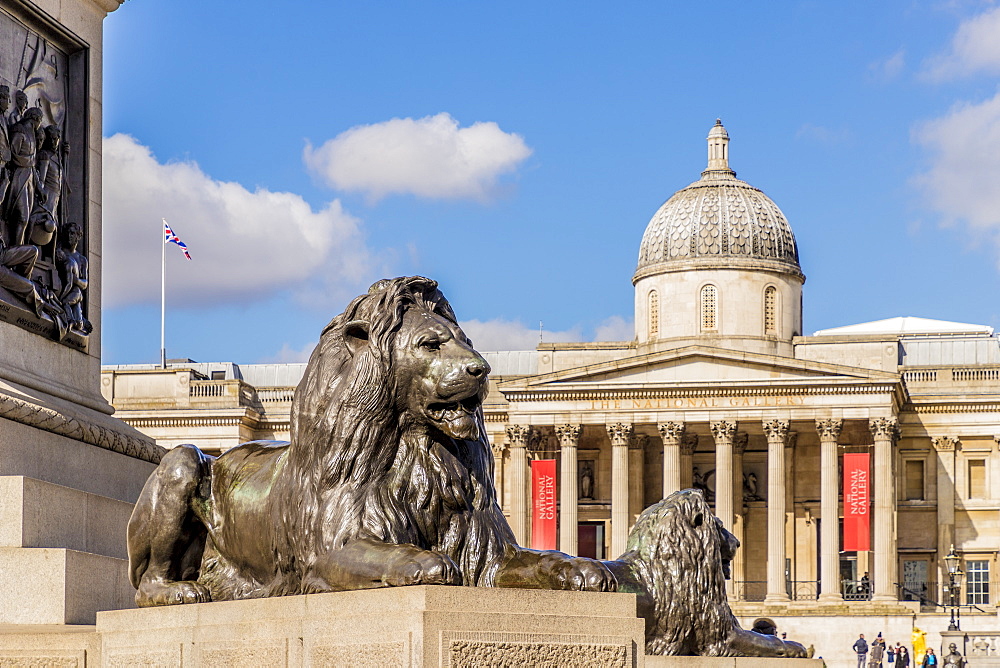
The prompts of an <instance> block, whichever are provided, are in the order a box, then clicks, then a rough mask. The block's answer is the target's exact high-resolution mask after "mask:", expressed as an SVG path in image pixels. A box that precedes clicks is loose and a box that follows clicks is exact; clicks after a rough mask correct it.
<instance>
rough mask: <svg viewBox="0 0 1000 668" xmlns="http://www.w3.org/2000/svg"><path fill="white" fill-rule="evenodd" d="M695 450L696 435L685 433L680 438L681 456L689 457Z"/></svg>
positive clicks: (696, 444) (696, 447) (696, 445)
mask: <svg viewBox="0 0 1000 668" xmlns="http://www.w3.org/2000/svg"><path fill="white" fill-rule="evenodd" d="M697 449H698V434H689V433H687V432H685V433H684V435H683V436H681V454H682V455H685V456H687V457H690V456H691V455H693V454H694V451H695V450H697Z"/></svg>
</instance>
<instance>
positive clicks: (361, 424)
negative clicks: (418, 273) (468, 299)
mask: <svg viewBox="0 0 1000 668" xmlns="http://www.w3.org/2000/svg"><path fill="white" fill-rule="evenodd" d="M413 308H416V309H424V310H426V311H428V312H432V313H436V314H438V315H440V316H442V317H444V318H446V319H447V320H449V321H451V322H453V323H454V322H456V318H455V314H454V312H453V311H452V308H451V306H450V305H449V303H448V301H447V300H446V299H445V298H444V296H443V295H442V294H441V292H440V291H439V290H438V289H437V283H436V282H435V281H433V280H430V279H427V278H422V277H410V278H397V279H392V280H383V281H379V282H378V283H376V284H374V285H373V286H372V287H371V288H370V289H369V291H368V293H367V294H365V295H362V296H360V297H358V298H356V299H354V300H353V301H352V302H351V303H350V304H349V305H348V307H347V308H346V309H345V311H344V312H343V313H342V314H340V315H338V316H336V317H335V318H334V319H333V320H332V321H331V322H330V323H329V324H328V325H327V326H326V328H325V329H324V330H323V333H322V335H321V337H320V341H319V344H318V345H317V346H316V349H315V350H314V351H313V353H312V356H311V357H310V359H309V364H308V365H307V367H306V371H305V374H304V375H303V378H302V380H301V382H300V383H299V386H298V388H297V390H296V392H295V396H294V399H293V401H292V407H291V445H290V447H289V451H288V461H287V463H286V469H287V472H288V473H289V474H290V475H291V477H292V479H297V480H301V481H302V482H303V484H301V485H298V486H295V487H294V488H293V487H291V486H285V488H284V489H283V490H282V493H283V494H284V499H283V502H282V504H281V505H282V512H281V517H280V518H277V519H278V522H279V524H280V525H281V526H280V528H279V527H276V529H278V530H280V531H281V533H282V534H283V537H285V538H286V539H287V540H288V541H292V542H290V543H289V544H288V545H287V547H288V548H289V549H288V552H289V553H290V554H291V555H292V558H294V559H296V560H297V561H298V562H299V563H298V569H297V570H300V572H301V570H303V569H304V568H308V566H309V565H310V564H311V563H312V562H313V561H314V560H315V558H316V556H317V555H320V554H323V553H325V552H328V551H330V550H332V549H336V548H338V547H341V546H343V545H344V544H345V543H346V542H348V541H349V540H351V539H354V538H371V539H374V540H377V541H381V542H386V543H396V544H403V543H408V544H412V545H416V546H417V547H421V548H424V549H430V550H434V551H436V552H440V553H442V554H446V555H448V556H449V557H451V558H452V559H453V560H454V561H455V562H456V563H457V564H458V565H459V567H460V568H461V570H462V573H463V578H464V580H465V584H467V585H489V584H492V579H493V575H494V574H495V571H496V569H497V567H498V566H499V562H500V559H501V556H502V555H503V551H504V548H505V546H506V545H509V544H512V543H514V537H513V534H512V533H511V532H510V528H509V526H508V525H507V523H506V521H505V520H504V519H503V515H502V513H501V512H500V509H499V507H498V506H497V504H496V498H495V491H494V488H493V480H492V470H493V455H492V451H491V449H490V447H489V444H488V443H487V441H486V439H485V429H484V428H483V417H482V411H481V409H480V410H479V412H478V415H477V420H478V422H479V437H478V438H477V439H476V440H471V441H461V440H455V439H451V438H449V437H447V436H445V435H444V434H441V433H439V432H435V435H434V436H432V438H431V442H430V444H429V446H428V447H412V445H408V444H406V443H404V442H403V441H402V436H403V434H404V433H405V432H406V429H407V428H408V427H409V426H410V425H408V424H405V423H404V421H405V420H406V418H405V417H400V416H401V415H404V416H405V412H404V411H402V410H401V406H402V399H401V397H400V396H399V391H400V388H399V387H398V383H397V379H396V377H395V375H394V372H395V369H396V367H395V366H394V360H393V355H394V353H395V341H396V337H397V335H398V334H399V332H400V328H401V327H402V326H403V322H404V320H403V316H404V314H405V313H406V311H407V310H408V309H413ZM358 322H362V323H364V330H366V331H367V338H368V342H367V345H365V346H362V347H361V348H360V352H358V351H355V353H352V352H351V350H350V349H349V347H348V345H347V343H346V341H347V337H348V336H355V335H357V331H358V330H359V328H358V327H356V326H355V323H358ZM293 537H294V538H293ZM286 566H290V564H289V565H286Z"/></svg>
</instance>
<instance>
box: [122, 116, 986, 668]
mask: <svg viewBox="0 0 1000 668" xmlns="http://www.w3.org/2000/svg"><path fill="white" fill-rule="evenodd" d="M632 280H633V284H634V286H635V328H636V331H635V337H634V339H633V340H632V341H627V342H599V343H551V344H549V343H546V344H540V345H539V346H538V349H537V350H534V351H513V352H494V353H486V357H487V359H488V360H489V361H490V364H491V366H492V367H493V374H492V377H491V393H490V398H489V399H488V400H487V403H486V405H485V416H486V423H487V429H488V432H489V439H490V442H491V444H492V446H493V451H494V455H495V460H496V484H497V487H498V488H499V489H500V490H501V494H500V499H501V504H502V506H503V509H504V512H505V514H506V515H507V516H508V518H509V520H510V523H511V526H512V528H513V529H514V532H515V534H516V535H517V537H518V539H519V540H520V541H521V542H522V543H523V544H529V545H530V544H531V539H532V536H531V487H530V478H531V476H530V466H531V462H532V461H533V460H537V459H554V460H556V470H557V471H558V473H557V478H558V489H557V495H558V513H559V518H558V521H559V529H558V541H557V545H555V546H554V547H557V548H558V549H560V550H563V551H566V552H569V553H574V554H583V555H586V556H593V557H598V558H614V557H616V556H617V555H619V554H620V553H621V552H622V551H623V550H624V547H625V541H626V538H627V536H628V532H629V529H630V527H631V525H632V523H633V522H634V520H635V518H636V517H637V516H638V514H639V513H640V512H641V511H642V509H643V508H645V507H646V506H648V505H650V504H652V503H655V502H656V501H658V500H660V499H661V498H662V497H664V496H665V495H667V494H669V493H670V492H672V491H675V490H677V489H682V488H688V487H692V486H693V487H700V488H702V489H703V490H704V491H705V493H706V495H707V496H708V498H709V500H710V501H711V503H713V505H714V508H715V512H716V514H717V515H718V517H720V518H721V519H722V521H723V523H724V524H725V526H726V527H727V528H729V529H730V530H731V531H732V532H733V533H734V534H735V535H736V536H737V537H738V538H739V540H740V541H741V543H742V548H741V549H740V550H739V552H738V555H737V558H736V561H735V563H734V572H733V580H732V581H731V583H730V587H731V592H730V594H731V599H732V601H733V605H734V607H735V608H736V609H737V611H738V613H739V614H742V615H744V616H746V617H751V616H753V615H755V614H764V613H766V614H770V615H772V616H780V615H782V614H788V615H793V614H807V613H808V614H823V612H822V611H823V610H826V611H834V612H835V611H838V610H841V611H842V610H851V611H854V612H856V613H857V614H861V613H863V612H864V611H865V610H867V611H868V612H869V613H870V612H872V611H876V612H877V613H878V614H886V615H903V616H906V615H909V616H910V618H913V616H914V615H918V614H928V615H933V614H937V615H940V614H941V613H942V608H941V607H940V605H939V604H945V603H947V602H949V600H950V597H951V595H952V593H953V592H949V591H945V589H946V588H947V584H948V577H947V572H946V571H945V564H944V557H945V556H946V555H947V554H948V553H949V551H950V550H951V549H952V546H954V550H955V551H956V553H957V554H958V555H960V557H961V559H962V561H961V564H962V569H963V572H964V573H965V574H966V576H965V580H964V582H963V583H962V585H961V591H960V592H959V594H958V601H959V602H960V603H961V604H963V605H967V606H975V607H969V608H968V609H967V611H966V614H967V615H968V614H970V613H972V614H973V615H975V614H979V612H982V613H983V614H988V615H991V616H993V617H995V615H996V611H997V607H996V604H997V602H998V600H997V595H996V593H997V591H998V588H997V587H998V585H1000V577H998V570H1000V569H998V563H997V554H998V552H1000V527H998V510H1000V452H998V442H1000V412H998V411H1000V341H998V339H997V337H996V336H994V333H993V331H992V329H991V328H989V327H985V326H977V325H967V324H962V323H950V322H942V321H936V320H926V319H920V318H909V317H905V318H904V317H901V318H893V319H890V320H885V321H879V322H874V323H865V324H861V325H852V326H847V327H842V328H836V329H830V330H824V331H821V332H816V333H815V334H814V335H812V336H803V331H802V286H803V283H804V281H805V276H804V274H803V272H802V269H801V267H800V266H799V260H798V249H797V246H796V242H795V237H794V234H793V233H792V229H791V227H790V225H789V223H788V221H787V220H786V218H785V216H784V215H783V214H782V212H781V210H780V209H779V208H778V206H777V205H776V204H775V203H774V202H773V201H771V200H770V199H769V198H768V197H767V196H766V195H765V194H764V193H763V192H762V191H760V190H759V189H757V188H755V187H753V186H751V185H749V184H748V183H746V182H744V181H742V180H739V179H737V178H736V174H735V172H734V171H733V170H732V169H730V166H729V136H728V134H727V132H726V130H725V128H724V127H723V126H722V124H721V122H717V123H716V125H715V126H714V127H713V128H712V129H711V131H710V132H709V136H708V166H707V168H706V169H705V171H703V172H702V174H701V177H700V179H698V180H697V181H695V182H694V183H692V184H691V185H689V186H687V187H686V188H683V189H681V190H679V191H678V192H676V193H675V194H674V195H673V196H672V197H671V198H670V199H668V200H667V202H666V203H665V204H664V205H663V206H662V207H661V208H660V209H659V210H658V211H657V212H656V214H655V215H654V216H653V218H652V219H651V220H650V222H649V224H648V226H647V228H646V231H645V234H644V236H643V238H642V242H641V245H640V250H639V262H638V266H637V269H636V272H635V274H634V276H633V279H632ZM303 367H304V365H239V366H237V365H232V364H215V365H212V364H207V365H206V364H202V365H198V364H193V363H183V362H181V363H176V364H173V365H171V368H170V369H168V370H166V371H164V370H159V369H156V368H153V367H146V368H144V367H140V366H135V365H130V366H127V367H106V368H105V371H104V380H103V387H104V390H105V396H106V398H107V399H108V400H109V401H111V402H112V403H113V404H114V406H115V407H116V409H117V410H118V413H117V415H118V416H119V417H121V418H122V419H124V420H125V421H127V422H129V423H130V424H132V425H133V426H135V427H137V428H138V429H140V430H142V431H144V432H146V433H148V434H149V435H151V436H154V437H155V438H156V439H157V441H158V442H159V443H160V444H161V445H165V446H172V445H176V444H178V443H181V442H193V443H195V444H197V445H200V446H202V447H205V448H206V449H208V450H210V451H220V450H223V449H225V448H227V447H231V446H232V445H235V444H237V443H239V442H241V441H245V440H251V439H255V438H277V439H283V438H287V436H288V409H289V406H290V400H291V395H292V392H293V391H294V386H295V384H296V383H297V379H298V377H299V376H301V372H302V368H303ZM845 453H867V454H868V455H869V457H870V471H871V505H870V514H871V523H870V525H871V537H870V538H871V549H870V550H868V551H862V552H845V551H844V550H843V549H842V541H841V537H842V528H841V523H842V517H843V494H842V485H841V463H842V459H843V457H842V456H843V455H844V454H845ZM848 603H849V604H851V605H850V606H847V604H848ZM741 606H742V607H741ZM845 606H847V607H845ZM859 606H860V607H859ZM865 606H867V607H865ZM977 609H978V611H979V612H977ZM783 611H784V612H783ZM803 611H805V612H803ZM810 611H811V612H810ZM831 614H832V613H831ZM789 619H791V618H790V617H789ZM923 623H925V624H926V625H930V626H933V624H932V623H931V622H923ZM934 623H935V624H936V623H937V622H934ZM855 637H856V635H855ZM848 646H849V644H848ZM831 665H834V664H831Z"/></svg>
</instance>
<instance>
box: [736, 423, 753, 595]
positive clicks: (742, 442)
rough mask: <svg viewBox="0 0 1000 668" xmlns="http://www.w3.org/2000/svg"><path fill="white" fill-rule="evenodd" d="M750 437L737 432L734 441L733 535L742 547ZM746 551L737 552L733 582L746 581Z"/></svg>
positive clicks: (744, 531) (744, 543)
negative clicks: (745, 456)
mask: <svg viewBox="0 0 1000 668" xmlns="http://www.w3.org/2000/svg"><path fill="white" fill-rule="evenodd" d="M749 441H750V435H749V434H747V433H746V432H737V434H736V437H735V438H734V439H733V499H734V501H733V503H734V504H735V513H734V515H733V535H734V536H736V540H738V541H740V544H741V545H746V539H745V538H746V536H745V534H746V530H745V527H746V515H745V514H744V513H743V453H744V452H746V449H747V443H748V442H749ZM746 552H747V551H746V550H745V549H744V550H736V556H734V557H733V563H732V571H733V576H732V581H733V582H742V581H744V580H746V579H747V578H746Z"/></svg>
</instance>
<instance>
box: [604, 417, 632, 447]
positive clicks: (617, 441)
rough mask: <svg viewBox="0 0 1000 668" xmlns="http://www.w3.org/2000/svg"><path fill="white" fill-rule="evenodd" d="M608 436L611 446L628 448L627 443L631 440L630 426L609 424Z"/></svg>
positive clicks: (619, 423)
mask: <svg viewBox="0 0 1000 668" xmlns="http://www.w3.org/2000/svg"><path fill="white" fill-rule="evenodd" d="M608 436H610V437H611V445H615V446H623V445H624V446H628V442H629V440H630V439H631V438H632V425H631V424H622V423H621V422H618V423H615V424H609V425H608Z"/></svg>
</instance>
